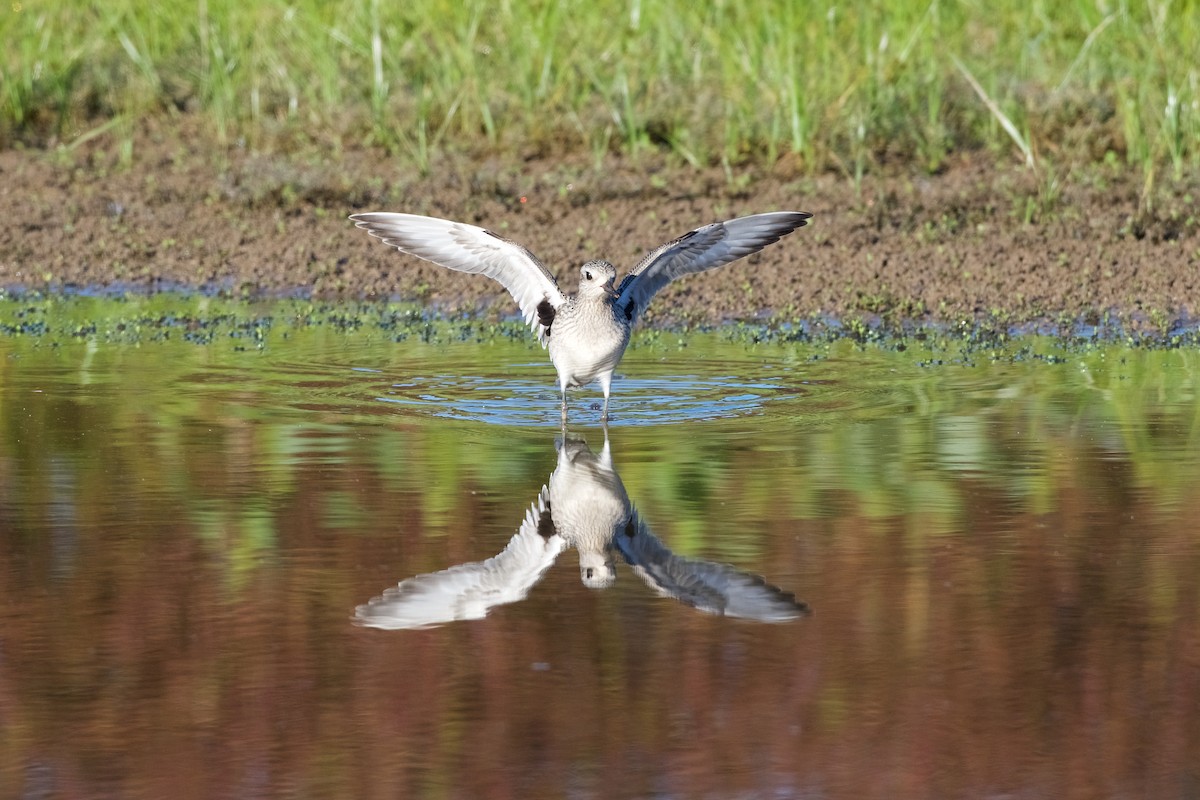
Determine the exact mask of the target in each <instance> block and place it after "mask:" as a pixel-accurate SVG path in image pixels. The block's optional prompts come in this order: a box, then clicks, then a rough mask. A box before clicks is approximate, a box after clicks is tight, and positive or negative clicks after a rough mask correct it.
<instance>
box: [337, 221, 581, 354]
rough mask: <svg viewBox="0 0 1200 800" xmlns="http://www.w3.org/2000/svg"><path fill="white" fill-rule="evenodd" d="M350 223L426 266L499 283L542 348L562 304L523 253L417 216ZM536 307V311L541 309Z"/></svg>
mask: <svg viewBox="0 0 1200 800" xmlns="http://www.w3.org/2000/svg"><path fill="white" fill-rule="evenodd" d="M350 219H352V220H353V221H354V224H355V225H357V226H358V227H360V228H362V229H363V230H365V231H366V232H367V233H369V234H371V235H372V236H374V237H376V238H378V239H382V240H383V242H384V244H389V245H391V246H392V247H394V248H396V249H397V250H400V251H402V252H405V253H408V254H410V255H414V256H416V257H417V258H423V259H425V260H426V261H432V262H433V263H435V264H437V265H439V266H442V267H446V268H447V269H453V270H457V271H458V272H469V273H472V274H476V275H486V276H488V277H489V278H492V279H493V280H495V281H498V282H499V283H500V284H501V285H503V286H504V288H505V289H508V293H509V294H511V295H512V297H513V299H514V300H516V301H517V305H518V306H520V308H521V314H522V315H523V316H524V317H525V323H526V324H527V325H529V326H530V327H531V328H532V329H533V330H534V332H535V333H537V334H538V340H539V341H541V342H542V344H543V345H545V344H546V337H545V335H544V331H545V327H546V325H547V324H548V322H545V321H543V320H545V319H546V318H548V319H550V320H552V319H553V317H554V310H555V309H557V308H558V307H559V306H560V305H562V304H563V303H565V302H566V297H565V296H564V295H563V293H562V291H561V290H559V288H558V283H557V282H556V281H555V280H554V276H553V275H551V274H550V271H549V270H547V269H546V267H545V266H544V265H543V264H542V262H541V261H539V260H538V259H537V257H536V256H535V255H534V254H533V253H531V252H529V251H528V250H527V249H525V248H524V247H522V246H521V245H519V244H517V243H516V242H510V241H509V240H508V239H505V238H503V237H501V236H497V235H496V234H494V233H492V232H491V231H489V230H486V229H485V228H479V227H476V226H475V225H468V224H467V223H465V222H452V221H450V220H446V219H437V218H436V217H422V216H419V215H417V214H390V213H386V212H373V213H369V214H353V215H351V217H350ZM539 307H540V308H539Z"/></svg>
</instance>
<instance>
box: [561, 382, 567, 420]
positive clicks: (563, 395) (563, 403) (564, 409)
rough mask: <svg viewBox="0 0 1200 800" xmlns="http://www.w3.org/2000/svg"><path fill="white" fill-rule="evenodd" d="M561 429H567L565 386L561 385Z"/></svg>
mask: <svg viewBox="0 0 1200 800" xmlns="http://www.w3.org/2000/svg"><path fill="white" fill-rule="evenodd" d="M562 429H563V430H564V431H565V430H566V429H567V387H566V386H563V387H562Z"/></svg>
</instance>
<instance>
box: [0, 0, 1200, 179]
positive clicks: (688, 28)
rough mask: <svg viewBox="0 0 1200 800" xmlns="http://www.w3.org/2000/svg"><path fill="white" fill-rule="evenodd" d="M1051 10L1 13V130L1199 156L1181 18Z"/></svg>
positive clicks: (770, 0)
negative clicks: (192, 118)
mask: <svg viewBox="0 0 1200 800" xmlns="http://www.w3.org/2000/svg"><path fill="white" fill-rule="evenodd" d="M1052 6H1053V7H1052V8H1047V7H1046V5H1045V4H1039V3H1034V4H1028V3H1013V2H1008V3H1002V4H1000V5H999V6H996V5H994V4H993V5H991V6H987V7H986V8H985V7H983V6H978V5H972V4H965V5H964V4H943V3H939V2H936V0H934V2H929V1H928V0H905V1H904V2H900V3H882V2H879V1H878V0H874V2H870V1H868V0H858V1H857V2H853V3H850V4H845V3H830V2H821V3H815V4H814V3H794V2H785V1H784V0H744V1H743V2H737V3H717V4H700V5H696V4H692V3H686V2H683V0H663V2H642V1H640V0H634V2H630V3H623V4H619V5H613V4H607V3H585V2H581V1H580V0H569V1H568V2H561V3H555V2H546V3H503V4H494V3H485V2H483V1H482V0H468V2H457V1H455V2H451V1H450V0H429V1H428V2H421V3H386V2H380V0H371V2H355V3H348V2H330V3H324V2H317V0H299V1H298V2H295V3H288V4H282V3H269V4H264V3H229V2H224V0H200V1H199V2H180V1H179V0H165V2H162V3H141V2H132V0H113V2H106V3H98V4H96V3H94V4H89V5H81V4H79V3H75V2H68V0H49V2H39V3H34V2H24V1H22V2H13V3H11V4H9V6H8V7H6V8H5V11H4V13H3V14H2V15H0V36H2V37H3V40H4V41H5V42H6V43H8V45H9V46H8V47H7V48H6V49H5V54H4V55H3V56H0V74H2V75H3V81H0V85H2V86H3V90H2V91H0V135H6V136H7V137H10V138H11V137H13V136H17V137H21V138H33V139H38V140H44V139H45V138H48V137H52V138H54V139H56V140H58V141H65V142H72V141H79V140H80V139H81V138H83V137H87V136H89V135H90V133H91V132H94V131H99V130H101V129H103V128H104V126H106V125H109V124H111V122H110V121H111V120H122V121H123V122H122V123H121V124H120V125H118V129H119V131H122V132H123V133H122V134H120V135H124V136H128V135H129V133H128V130H129V121H130V120H133V119H136V118H137V117H138V116H139V115H142V114H144V113H146V112H158V113H176V112H178V111H184V112H189V111H193V110H197V111H200V112H202V113H203V114H204V115H205V116H206V118H207V119H208V120H210V121H211V123H212V125H213V127H214V129H215V130H216V131H218V132H219V133H220V134H221V135H222V136H225V137H232V136H233V135H235V134H236V135H238V136H246V137H249V138H250V139H251V140H252V141H257V142H258V143H259V144H264V143H266V142H267V141H268V140H269V139H270V138H271V137H272V136H274V135H276V134H278V133H282V134H283V135H285V136H289V137H300V138H303V139H305V140H308V141H312V140H313V139H314V138H316V139H324V138H327V137H329V136H335V137H336V136H340V135H350V136H353V137H355V138H356V139H358V140H359V141H366V142H370V143H374V144H377V145H381V146H383V147H386V148H388V149H390V150H393V151H394V152H396V153H398V154H400V155H402V156H404V157H406V158H407V159H408V160H410V161H411V162H412V163H414V164H415V165H417V166H419V167H421V168H428V167H429V166H430V163H431V159H432V158H433V157H434V154H436V152H437V151H438V150H440V149H442V148H444V147H445V146H446V145H447V144H449V143H450V142H455V143H457V144H458V145H459V146H461V147H463V148H466V149H475V148H478V147H485V148H493V149H495V148H499V149H501V150H504V149H508V150H510V151H511V150H514V149H517V148H520V149H521V150H522V151H524V152H529V151H538V150H546V151H554V150H558V149H561V148H562V147H563V146H564V144H565V145H566V146H567V147H570V148H573V149H576V150H578V151H581V152H592V153H594V154H600V153H603V152H604V151H607V150H609V149H610V148H616V149H620V150H623V151H626V152H633V153H636V152H637V151H639V150H641V149H644V148H647V147H656V148H663V149H665V150H668V151H672V152H674V153H676V154H677V155H678V156H679V157H680V158H681V159H683V160H685V161H687V162H690V163H701V162H710V163H715V162H723V163H726V164H730V163H736V162H741V161H759V162H761V161H763V160H773V159H776V158H780V157H782V156H784V155H787V154H791V157H792V158H794V159H795V161H796V162H797V163H800V164H802V165H806V166H807V167H809V168H819V167H835V168H838V169H841V170H842V171H843V172H844V173H845V174H846V175H848V176H852V177H855V178H857V177H859V176H861V175H862V174H863V172H864V171H865V170H868V169H871V168H873V167H875V166H877V165H878V164H880V163H883V162H884V161H889V162H890V161H894V160H895V159H896V158H901V159H905V160H908V161H910V162H914V163H917V164H919V165H920V166H921V167H922V168H924V169H926V170H929V171H936V170H939V169H941V168H942V166H943V165H944V163H945V161H946V158H947V155H948V154H949V153H952V152H954V151H956V150H961V149H963V148H978V147H984V148H987V149H990V150H992V151H994V152H996V153H997V154H1000V153H1005V152H1010V151H1011V149H1012V145H1013V143H1014V142H1015V143H1016V145H1017V147H1018V148H1019V149H1020V151H1021V153H1022V154H1023V157H1024V159H1025V160H1026V161H1029V162H1033V161H1034V160H1035V159H1037V160H1042V159H1046V158H1050V159H1060V160H1064V159H1065V160H1080V159H1082V160H1093V159H1099V158H1103V157H1104V156H1105V152H1106V151H1113V150H1115V151H1119V153H1120V154H1121V155H1124V156H1125V157H1127V158H1128V159H1129V160H1130V161H1132V162H1134V163H1137V164H1149V163H1153V162H1162V163H1165V164H1167V165H1170V166H1171V167H1172V168H1173V170H1174V171H1175V172H1176V173H1180V172H1181V171H1182V170H1183V168H1184V166H1185V165H1187V164H1191V163H1194V161H1195V159H1196V155H1197V142H1198V140H1200V111H1198V110H1197V103H1198V100H1200V98H1198V96H1197V91H1198V89H1197V87H1198V86H1200V67H1198V66H1197V60H1196V59H1195V58H1193V57H1191V54H1194V53H1197V52H1200V25H1198V24H1197V22H1196V20H1197V18H1200V13H1197V10H1196V8H1195V4H1194V3H1192V2H1184V3H1182V4H1174V5H1172V4H1168V3H1160V2H1152V3H1144V4H1142V3H1135V4H1129V5H1123V6H1121V7H1120V8H1119V9H1118V10H1116V11H1113V12H1112V13H1107V14H1106V13H1105V11H1104V10H1103V9H1102V8H1100V7H1099V6H1097V5H1096V4H1086V3H1084V4H1063V3H1055V4H1052ZM1095 142H1101V143H1104V142H1107V144H1101V145H1099V152H1091V150H1093V149H1095V148H1094V147H1093V146H1092V145H1093V143H1095Z"/></svg>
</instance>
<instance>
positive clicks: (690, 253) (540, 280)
mask: <svg viewBox="0 0 1200 800" xmlns="http://www.w3.org/2000/svg"><path fill="white" fill-rule="evenodd" d="M811 218H812V214H810V213H808V212H807V211H772V212H767V213H764V214H753V215H751V216H747V217H738V218H737V219H731V220H726V221H724V222H713V223H711V224H709V225H704V226H702V227H699V228H696V229H695V230H692V231H688V232H687V233H685V234H684V235H682V236H680V237H679V238H677V239H673V240H672V241H669V242H667V243H666V244H663V245H660V246H659V247H657V248H655V249H654V250H652V251H650V252H649V253H647V254H646V256H645V258H643V259H642V260H641V261H640V262H638V264H637V265H636V266H634V267H633V269H631V270H629V272H628V273H627V274H626V275H625V277H624V278H623V279H622V280H621V282H620V284H618V283H617V282H616V279H617V270H616V267H614V266H613V264H612V262H609V261H604V260H601V259H593V260H590V261H587V262H585V263H584V264H583V266H581V267H580V268H579V288H578V290H577V291H576V292H574V293H571V294H568V293H564V292H563V291H562V289H560V288H559V286H558V282H557V281H556V280H555V278H554V276H553V275H552V274H551V273H550V271H549V270H548V269H547V268H546V266H545V265H544V264H543V263H542V262H541V261H539V260H538V258H537V256H535V255H534V254H533V253H532V252H530V251H529V250H528V249H527V248H526V247H524V246H523V245H520V244H517V243H516V242H513V241H510V240H508V239H505V238H504V237H502V236H499V235H497V234H495V233H493V232H492V231H489V230H487V229H486V228H481V227H479V226H476V225H470V224H468V223H466V222H454V221H451V220H446V219H438V218H436V217H425V216H420V215H417V214H403V213H391V212H367V213H362V214H352V215H351V216H350V219H351V220H352V221H353V222H354V224H355V225H356V226H358V227H359V228H362V229H363V230H365V231H366V232H367V233H369V234H370V235H371V236H374V237H376V238H378V239H380V240H382V241H383V242H384V243H385V244H387V245H390V246H392V247H394V248H396V249H397V250H400V251H401V252H404V253H408V254H409V255H413V256H416V257H418V258H423V259H425V260H426V261H431V262H433V263H434V264H438V265H439V266H442V267H446V268H448V269H452V270H457V271H459V272H468V273H472V274H478V275H486V276H487V277H489V278H492V279H493V280H495V281H497V282H499V283H500V284H501V285H502V286H504V288H505V289H507V290H508V293H509V294H510V295H512V298H513V299H514V300H516V302H517V305H518V306H519V307H520V309H521V314H522V316H523V317H524V319H525V323H526V324H527V325H529V326H530V328H531V329H532V330H533V332H534V333H535V334H536V335H537V338H538V341H539V342H540V343H541V345H542V346H543V347H545V348H547V349H548V350H549V353H550V360H551V362H553V364H554V368H555V370H556V371H557V372H558V384H559V388H560V390H561V391H562V415H561V422H562V426H563V428H566V424H567V389H569V388H575V387H579V386H585V385H587V384H589V383H591V382H592V381H598V382H599V384H600V389H601V391H603V392H604V410H603V412H602V413H601V417H600V419H601V421H602V422H603V423H605V424H607V423H608V404H609V397H610V394H611V386H612V377H613V370H615V369H616V367H617V364H618V363H620V361H621V356H622V355H624V353H625V348H626V346H627V345H628V344H629V334H630V331H631V330H632V328H633V326H634V324H635V323H636V322H637V321H638V319H639V318H640V317H641V315H642V314H643V313H644V312H645V310H646V306H647V305H648V304H649V302H650V300H651V299H652V298H653V297H654V295H656V294H657V293H658V292H659V291H661V290H662V289H663V287H665V286H666V285H667V284H669V283H671V282H672V281H674V280H676V279H678V278H682V277H683V276H685V275H691V274H693V273H697V272H704V271H706V270H710V269H715V268H717V267H720V266H723V265H725V264H728V263H730V262H732V261H736V260H738V259H739V258H744V257H745V256H748V255H751V254H753V253H757V252H759V251H760V250H762V249H763V248H764V247H766V246H767V245H770V244H773V243H775V242H777V241H779V240H780V239H781V238H783V237H784V236H787V235H788V234H789V233H792V232H793V231H795V230H796V229H797V228H801V227H803V226H804V225H806V224H808V221H809V219H811Z"/></svg>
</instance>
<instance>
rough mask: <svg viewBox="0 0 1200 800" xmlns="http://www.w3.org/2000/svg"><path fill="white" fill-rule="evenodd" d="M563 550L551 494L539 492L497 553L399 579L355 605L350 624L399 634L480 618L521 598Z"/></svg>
mask: <svg viewBox="0 0 1200 800" xmlns="http://www.w3.org/2000/svg"><path fill="white" fill-rule="evenodd" d="M565 547H566V541H565V540H564V539H563V537H562V536H560V535H559V534H558V533H557V532H556V531H555V529H554V523H553V521H552V520H551V517H550V491H549V489H547V488H545V487H543V488H542V491H541V493H540V494H539V495H538V498H537V501H536V502H535V503H534V504H533V505H531V506H530V508H529V511H528V512H526V514H525V521H524V522H522V523H521V528H520V530H518V531H517V533H516V535H515V536H513V537H512V539H510V540H509V542H508V545H507V546H506V547H505V548H504V550H502V551H501V552H500V553H498V554H496V555H494V556H492V557H491V558H489V559H487V560H486V561H475V562H472V563H469V564H459V565H458V566H456V567H450V568H449V569H444V570H442V571H441V572H430V573H427V574H424V575H417V576H415V577H412V578H408V579H407V580H403V581H401V582H400V583H399V584H397V585H396V586H393V587H392V588H391V589H388V590H387V591H385V592H384V593H383V594H381V595H379V596H378V597H376V598H374V599H372V600H371V601H369V602H367V603H364V604H363V605H361V606H359V607H358V608H357V609H356V610H355V612H354V618H355V621H356V622H358V623H359V624H360V625H366V626H368V627H371V628H383V629H385V630H399V629H402V628H428V627H431V626H434V625H442V624H444V623H447V622H453V621H455V620H460V619H482V618H483V617H485V616H486V615H487V613H488V612H489V611H490V610H491V609H492V608H494V607H495V606H499V605H504V604H505V603H515V602H516V601H518V600H521V599H524V597H525V595H527V594H528V593H529V590H530V589H532V588H533V586H534V584H536V583H537V582H538V580H540V579H541V577H542V575H543V574H544V573H545V572H546V570H547V569H549V568H550V565H551V564H553V563H554V560H555V559H556V558H557V557H558V554H559V553H561V552H562V551H563V548H565Z"/></svg>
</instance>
